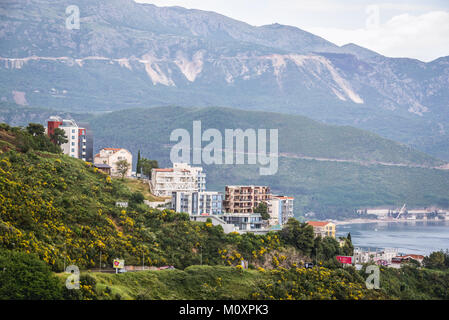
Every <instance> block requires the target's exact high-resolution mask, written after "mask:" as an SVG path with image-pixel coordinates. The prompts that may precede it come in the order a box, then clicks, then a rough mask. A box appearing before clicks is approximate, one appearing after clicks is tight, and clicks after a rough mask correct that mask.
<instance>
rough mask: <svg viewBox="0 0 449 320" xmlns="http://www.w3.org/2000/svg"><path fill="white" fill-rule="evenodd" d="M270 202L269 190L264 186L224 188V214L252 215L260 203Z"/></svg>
mask: <svg viewBox="0 0 449 320" xmlns="http://www.w3.org/2000/svg"><path fill="white" fill-rule="evenodd" d="M269 200H271V194H270V188H269V187H266V186H226V189H225V199H224V201H223V207H224V211H225V212H226V213H247V214H248V213H254V208H255V207H257V206H258V205H259V204H260V203H261V202H265V203H267V204H268V202H269Z"/></svg>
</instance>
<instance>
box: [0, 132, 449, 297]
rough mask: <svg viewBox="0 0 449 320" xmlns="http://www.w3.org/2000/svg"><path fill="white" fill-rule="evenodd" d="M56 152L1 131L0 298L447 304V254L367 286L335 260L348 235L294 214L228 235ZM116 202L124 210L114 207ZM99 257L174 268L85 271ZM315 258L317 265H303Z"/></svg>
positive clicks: (40, 139)
mask: <svg viewBox="0 0 449 320" xmlns="http://www.w3.org/2000/svg"><path fill="white" fill-rule="evenodd" d="M59 152H60V151H59V150H58V148H57V147H55V146H54V145H52V144H51V143H50V141H49V139H48V138H47V137H46V136H45V135H40V134H36V135H35V136H33V135H32V134H31V133H30V132H29V130H28V128H26V129H23V128H17V127H15V128H13V127H9V126H8V125H5V124H2V125H1V126H0V230H1V232H0V270H2V272H0V299H89V300H90V299H107V300H108V299H199V300H201V299H264V300H265V299H301V300H304V299H329V300H330V299H355V300H358V299H379V298H391V299H396V298H403V299H416V298H420V299H440V298H443V299H444V298H447V294H446V293H447V284H448V282H447V272H446V271H444V270H445V269H446V268H447V265H448V259H447V254H446V255H443V263H441V261H439V260H438V261H439V264H437V265H435V266H436V267H438V269H441V271H437V270H430V271H429V270H423V271H421V270H418V269H416V268H413V267H412V268H411V269H405V272H404V270H403V272H401V273H398V272H397V271H396V270H386V269H383V270H382V274H383V275H385V280H382V281H387V282H384V283H383V284H382V287H381V290H368V289H367V288H366V286H365V284H364V279H365V276H366V274H365V273H364V271H363V270H361V271H356V270H355V269H354V268H343V267H342V266H341V265H340V264H339V263H338V262H337V261H336V260H335V256H336V255H351V254H352V250H353V249H352V244H351V241H350V239H349V237H348V238H343V239H342V240H344V241H345V242H344V243H345V244H344V246H343V247H341V246H340V245H339V243H338V242H337V241H336V240H335V239H333V238H328V237H327V238H324V239H321V238H316V239H315V238H314V235H313V231H312V228H311V227H310V226H308V225H306V224H301V223H299V222H298V221H296V220H294V219H291V220H289V222H288V223H287V225H286V226H285V228H284V229H283V230H282V231H279V232H270V233H268V234H267V235H263V236H262V235H253V234H243V235H240V234H237V233H230V234H224V233H223V230H222V228H221V227H219V226H218V227H217V226H213V225H212V224H211V223H209V222H206V223H196V222H190V221H189V218H188V216H187V215H186V214H183V213H175V212H173V211H171V210H164V211H159V210H152V209H149V208H148V207H146V206H145V205H143V204H142V203H141V202H142V200H143V198H144V196H143V195H142V194H141V193H140V192H132V191H131V190H130V189H129V188H128V187H127V185H129V183H125V182H123V181H121V180H120V179H110V178H109V177H108V176H106V175H104V174H102V173H100V172H98V171H97V170H95V168H93V167H91V165H90V164H89V163H85V162H83V161H81V160H78V159H73V158H69V157H67V156H65V155H61V154H60V153H59ZM118 200H120V201H128V202H129V206H128V208H126V209H124V208H116V207H115V202H116V201H118ZM100 254H101V255H102V260H101V261H102V267H103V268H108V267H109V266H111V263H112V260H113V259H114V258H123V259H125V261H126V264H127V265H141V264H142V263H145V265H146V266H161V265H173V266H175V267H176V269H175V270H165V271H156V270H153V271H144V272H136V273H131V272H129V273H125V274H118V275H116V274H104V273H96V272H91V271H89V269H90V268H98V267H99V263H100V261H99V256H100ZM241 260H246V261H248V266H249V269H248V270H242V268H241V265H240V263H241ZM310 261H318V262H319V264H320V266H318V267H316V268H313V269H305V268H303V267H302V265H303V263H304V262H310ZM429 261H430V262H431V261H433V260H431V259H430V260H429ZM435 261H436V260H435ZM438 261H437V262H438ZM69 264H74V265H76V266H78V267H79V268H80V269H81V270H82V273H81V277H80V290H67V289H66V287H65V282H66V278H67V276H68V274H66V273H61V271H63V270H64V269H63V266H64V265H66V266H67V265H69ZM198 264H202V265H201V266H198ZM429 266H430V267H432V266H433V265H432V264H429ZM52 271H53V272H52ZM55 272H58V273H56V274H55ZM382 279H384V277H383V276H382ZM401 283H404V284H405V285H402V284H401ZM403 288H405V289H403Z"/></svg>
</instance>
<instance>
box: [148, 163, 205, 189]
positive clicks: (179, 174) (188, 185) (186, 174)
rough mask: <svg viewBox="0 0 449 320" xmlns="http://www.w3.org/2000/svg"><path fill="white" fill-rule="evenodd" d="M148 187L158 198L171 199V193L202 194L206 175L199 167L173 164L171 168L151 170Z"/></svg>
mask: <svg viewBox="0 0 449 320" xmlns="http://www.w3.org/2000/svg"><path fill="white" fill-rule="evenodd" d="M150 187H151V192H152V193H153V194H154V195H156V196H158V197H171V196H172V194H173V192H203V191H206V174H205V173H203V168H201V167H191V166H190V165H188V164H187V163H174V164H173V168H165V169H152V170H151V181H150Z"/></svg>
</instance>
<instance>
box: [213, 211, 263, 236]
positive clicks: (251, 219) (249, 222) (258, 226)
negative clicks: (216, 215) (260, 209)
mask: <svg viewBox="0 0 449 320" xmlns="http://www.w3.org/2000/svg"><path fill="white" fill-rule="evenodd" d="M221 219H223V220H224V221H225V222H226V223H227V224H231V225H234V226H235V227H236V228H237V229H238V232H255V231H268V229H264V228H263V227H264V222H263V220H262V216H261V215H260V213H250V214H248V213H225V214H223V215H222V216H221Z"/></svg>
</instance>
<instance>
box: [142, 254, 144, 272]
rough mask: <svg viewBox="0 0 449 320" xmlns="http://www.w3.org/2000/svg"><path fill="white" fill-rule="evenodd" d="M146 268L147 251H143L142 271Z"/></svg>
mask: <svg viewBox="0 0 449 320" xmlns="http://www.w3.org/2000/svg"><path fill="white" fill-rule="evenodd" d="M143 270H145V253H144V252H143V251H142V271H143Z"/></svg>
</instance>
